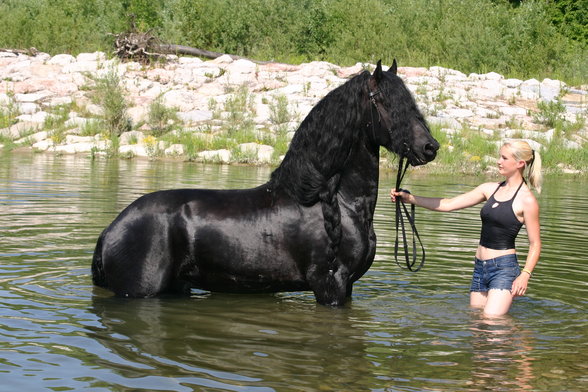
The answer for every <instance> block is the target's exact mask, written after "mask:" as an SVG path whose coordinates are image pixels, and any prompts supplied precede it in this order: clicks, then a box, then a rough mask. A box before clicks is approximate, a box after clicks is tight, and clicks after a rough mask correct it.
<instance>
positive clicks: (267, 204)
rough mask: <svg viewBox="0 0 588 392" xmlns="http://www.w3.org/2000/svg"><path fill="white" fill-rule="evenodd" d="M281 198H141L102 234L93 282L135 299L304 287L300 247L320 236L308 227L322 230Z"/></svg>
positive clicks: (256, 193) (188, 193)
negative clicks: (195, 292)
mask: <svg viewBox="0 0 588 392" xmlns="http://www.w3.org/2000/svg"><path fill="white" fill-rule="evenodd" d="M286 199H287V198H286ZM286 199H284V198H283V197H280V196H276V195H274V194H272V193H271V192H268V190H267V188H265V187H263V186H262V187H258V188H252V189H244V190H207V189H180V190H167V191H158V192H154V193H150V194H147V195H144V196H142V197H140V198H139V199H137V200H135V201H134V202H133V203H131V204H130V205H129V206H128V207H127V208H125V209H124V210H123V211H122V212H121V213H120V215H119V216H118V217H117V218H116V219H115V220H114V221H113V222H112V224H111V225H110V226H109V227H108V228H106V229H105V230H104V232H103V234H102V235H101V236H100V239H99V241H98V244H97V247H96V251H95V255H94V262H93V266H92V270H93V276H94V281H95V282H96V283H97V284H98V285H101V286H106V287H108V288H110V289H111V290H113V291H114V292H115V293H116V294H117V295H119V296H132V297H147V296H153V295H156V294H159V293H161V292H165V291H181V292H188V291H189V289H190V287H198V288H202V289H206V290H213V291H236V292H239V291H258V292H259V291H279V290H298V289H303V288H304V287H303V285H302V282H303V281H304V276H303V272H302V271H301V267H302V268H303V266H301V265H300V264H301V263H302V261H303V260H308V259H309V258H310V257H311V255H310V253H309V252H312V247H308V248H305V247H302V246H301V244H304V243H306V244H309V243H310V241H312V240H313V239H316V237H317V236H318V237H321V233H318V234H317V233H313V232H311V230H310V228H311V227H319V228H320V226H321V225H320V224H317V222H318V221H319V219H320V217H318V216H316V215H317V214H316V213H310V212H311V211H309V209H308V208H305V209H304V208H302V209H301V208H300V206H298V205H294V204H293V203H291V202H289V201H288V200H286ZM311 210H312V209H311ZM315 220H316V221H317V222H314V221H315ZM319 231H320V230H319Z"/></svg>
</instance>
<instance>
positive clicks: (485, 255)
mask: <svg viewBox="0 0 588 392" xmlns="http://www.w3.org/2000/svg"><path fill="white" fill-rule="evenodd" d="M513 253H516V249H490V248H486V247H485V246H482V245H478V250H476V258H478V259H480V260H488V259H494V258H496V257H500V256H504V255H511V254H513Z"/></svg>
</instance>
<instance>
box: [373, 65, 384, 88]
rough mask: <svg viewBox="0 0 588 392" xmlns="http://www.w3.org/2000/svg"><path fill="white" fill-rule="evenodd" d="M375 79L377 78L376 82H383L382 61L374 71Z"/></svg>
mask: <svg viewBox="0 0 588 392" xmlns="http://www.w3.org/2000/svg"><path fill="white" fill-rule="evenodd" d="M373 75H374V78H376V82H378V83H379V82H380V80H382V76H383V73H382V60H378V64H377V65H376V70H375V71H374V74H373Z"/></svg>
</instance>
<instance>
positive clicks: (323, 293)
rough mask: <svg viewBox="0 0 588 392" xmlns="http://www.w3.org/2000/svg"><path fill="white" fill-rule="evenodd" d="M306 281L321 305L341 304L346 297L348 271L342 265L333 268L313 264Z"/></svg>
mask: <svg viewBox="0 0 588 392" xmlns="http://www.w3.org/2000/svg"><path fill="white" fill-rule="evenodd" d="M307 279H308V283H309V284H310V287H311V288H312V291H313V292H314V296H315V298H316V300H317V302H318V303H319V304H321V305H329V306H343V305H344V304H345V300H346V297H347V291H348V280H349V272H348V270H347V267H345V266H344V265H337V266H335V267H334V268H333V269H328V268H320V269H319V268H318V267H317V266H313V267H311V268H310V269H309V272H308V274H307Z"/></svg>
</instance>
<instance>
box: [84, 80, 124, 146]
mask: <svg viewBox="0 0 588 392" xmlns="http://www.w3.org/2000/svg"><path fill="white" fill-rule="evenodd" d="M87 76H88V77H89V78H91V79H92V80H93V81H94V83H95V87H94V91H93V92H92V94H91V96H92V100H93V102H94V103H95V104H97V105H99V106H101V107H102V112H103V115H102V120H103V121H104V125H105V127H106V130H107V131H108V134H109V137H110V138H111V139H112V141H113V142H115V141H116V140H115V138H118V136H120V135H121V134H122V133H123V132H126V131H129V130H130V128H131V121H130V118H129V117H128V115H127V108H128V104H127V101H126V98H125V95H124V92H123V89H122V87H121V85H120V77H119V76H118V74H117V72H116V69H111V70H109V71H108V72H107V73H105V74H104V76H102V77H95V76H90V75H87Z"/></svg>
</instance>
